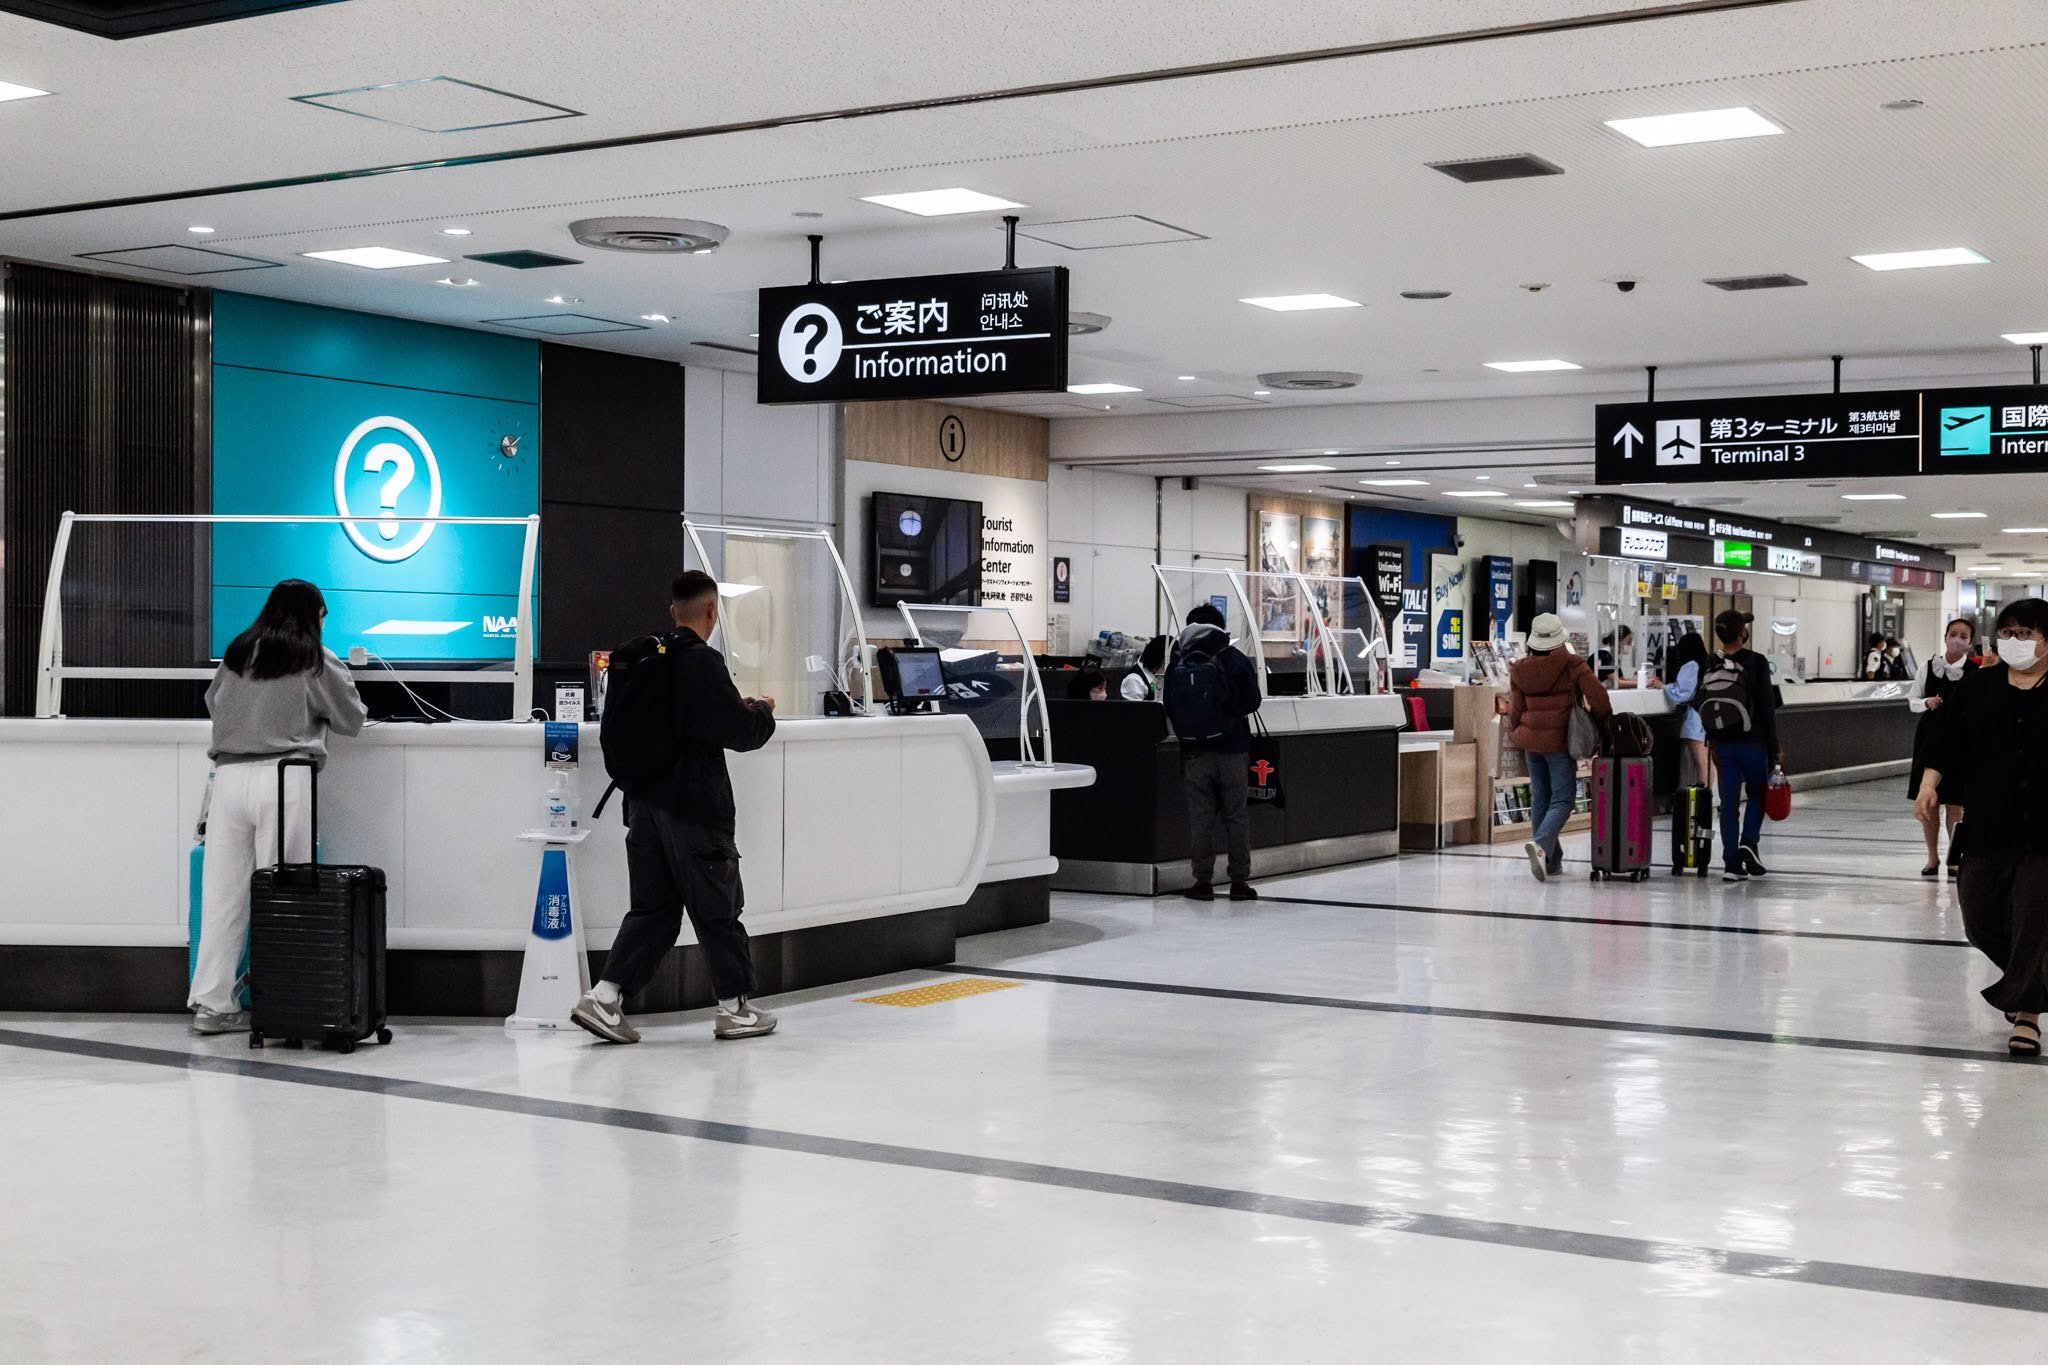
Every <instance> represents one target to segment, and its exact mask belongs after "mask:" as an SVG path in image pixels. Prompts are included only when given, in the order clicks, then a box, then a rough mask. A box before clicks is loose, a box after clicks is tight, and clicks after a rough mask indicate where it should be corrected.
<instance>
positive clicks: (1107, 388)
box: [1067, 384, 1144, 393]
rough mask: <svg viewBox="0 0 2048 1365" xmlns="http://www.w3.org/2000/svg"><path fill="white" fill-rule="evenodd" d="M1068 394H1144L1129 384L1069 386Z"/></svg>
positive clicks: (1141, 390)
mask: <svg viewBox="0 0 2048 1365" xmlns="http://www.w3.org/2000/svg"><path fill="white" fill-rule="evenodd" d="M1067 392H1068V393H1143V392H1144V390H1143V389H1139V388H1133V387H1131V386H1130V385H1129V384H1069V385H1067Z"/></svg>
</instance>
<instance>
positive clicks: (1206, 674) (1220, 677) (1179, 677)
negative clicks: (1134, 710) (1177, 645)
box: [1160, 650, 1233, 740]
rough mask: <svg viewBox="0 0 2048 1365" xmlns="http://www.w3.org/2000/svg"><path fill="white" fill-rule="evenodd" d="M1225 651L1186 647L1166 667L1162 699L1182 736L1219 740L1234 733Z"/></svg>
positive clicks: (1179, 734)
mask: <svg viewBox="0 0 2048 1365" xmlns="http://www.w3.org/2000/svg"><path fill="white" fill-rule="evenodd" d="M1221 655H1222V651H1220V650H1218V651H1215V652H1213V653H1201V654H1197V653H1192V652H1190V651H1188V650H1182V651H1181V652H1180V656H1179V657H1178V658H1176V659H1175V660H1174V661H1173V664H1172V666H1171V667H1169V668H1168V669H1167V670H1166V691H1165V694H1164V695H1163V696H1162V697H1161V698H1160V700H1161V701H1162V702H1164V703H1165V706H1166V719H1167V720H1168V721H1169V722H1171V723H1172V725H1173V733H1174V734H1175V735H1178V736H1179V737H1180V738H1182V739H1192V740H1215V739H1222V738H1223V737H1224V736H1225V735H1227V734H1229V733H1230V722H1231V720H1232V719H1233V716H1232V714H1231V710H1230V679H1229V677H1227V676H1226V675H1225V674H1224V672H1223V660H1222V657H1221Z"/></svg>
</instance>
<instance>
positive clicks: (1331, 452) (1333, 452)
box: [1323, 450, 1337, 455]
mask: <svg viewBox="0 0 2048 1365" xmlns="http://www.w3.org/2000/svg"><path fill="white" fill-rule="evenodd" d="M1336 453H1337V452H1336V451H1334V450H1326V451H1324V452H1323V454H1325V455H1335V454H1336Z"/></svg>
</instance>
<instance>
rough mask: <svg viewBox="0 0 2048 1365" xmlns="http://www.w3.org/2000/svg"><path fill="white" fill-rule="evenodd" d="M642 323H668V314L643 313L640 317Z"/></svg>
mask: <svg viewBox="0 0 2048 1365" xmlns="http://www.w3.org/2000/svg"><path fill="white" fill-rule="evenodd" d="M640 321H642V322H667V321H668V314H666V313H642V314H641V315H640Z"/></svg>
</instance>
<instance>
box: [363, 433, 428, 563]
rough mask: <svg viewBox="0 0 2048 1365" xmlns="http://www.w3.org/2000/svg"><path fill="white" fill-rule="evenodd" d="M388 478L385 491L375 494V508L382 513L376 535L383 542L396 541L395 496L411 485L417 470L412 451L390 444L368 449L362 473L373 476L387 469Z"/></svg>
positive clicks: (396, 503)
mask: <svg viewBox="0 0 2048 1365" xmlns="http://www.w3.org/2000/svg"><path fill="white" fill-rule="evenodd" d="M394 465H395V466H396V468H394V469H392V471H391V477H390V478H388V479H386V480H384V491H383V492H382V493H381V494H379V495H378V498H377V505H378V506H379V507H381V508H383V509H384V510H383V511H381V512H379V513H378V514H377V517H378V521H377V534H378V535H380V536H382V537H384V539H386V540H396V539H398V495H399V494H400V493H403V492H404V491H405V490H406V489H407V488H409V487H411V486H412V476H413V474H414V473H415V470H416V467H415V465H414V464H413V458H412V452H411V451H410V450H407V449H406V448H405V447H404V446H402V445H397V444H395V443H393V442H390V441H384V442H381V443H380V444H378V445H374V446H372V447H370V453H369V454H367V455H365V456H363V472H364V473H365V474H375V473H378V472H380V471H381V470H383V469H385V468H386V467H388V466H394Z"/></svg>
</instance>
